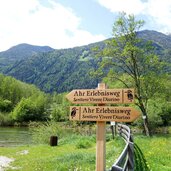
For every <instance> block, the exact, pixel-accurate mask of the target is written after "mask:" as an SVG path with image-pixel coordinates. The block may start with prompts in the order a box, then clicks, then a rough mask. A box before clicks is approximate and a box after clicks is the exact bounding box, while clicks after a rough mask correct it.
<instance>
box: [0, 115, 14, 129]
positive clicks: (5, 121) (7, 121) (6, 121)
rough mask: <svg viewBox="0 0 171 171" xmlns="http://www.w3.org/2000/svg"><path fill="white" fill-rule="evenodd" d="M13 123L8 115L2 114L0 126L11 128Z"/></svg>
mask: <svg viewBox="0 0 171 171" xmlns="http://www.w3.org/2000/svg"><path fill="white" fill-rule="evenodd" d="M11 125H13V121H12V119H11V117H10V115H9V114H8V113H1V112H0V126H11Z"/></svg>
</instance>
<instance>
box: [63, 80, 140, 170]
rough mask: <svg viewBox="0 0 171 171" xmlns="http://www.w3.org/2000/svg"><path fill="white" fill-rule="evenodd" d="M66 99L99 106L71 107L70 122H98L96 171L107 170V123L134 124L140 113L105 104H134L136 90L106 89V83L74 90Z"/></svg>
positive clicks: (128, 108)
mask: <svg viewBox="0 0 171 171" xmlns="http://www.w3.org/2000/svg"><path fill="white" fill-rule="evenodd" d="M66 98H67V99H68V100H69V101H71V102H72V103H74V104H97V106H71V107H70V120H77V121H97V129H96V171H104V170H105V163H106V162H105V158H106V121H116V122H133V121H134V120H135V119H137V118H138V117H139V115H140V114H139V111H137V110H135V109H134V108H132V107H123V106H120V107H116V106H105V104H130V103H134V98H135V95H134V89H106V85H105V84H104V83H100V84H98V88H97V89H84V90H73V91H71V92H70V93H69V94H67V96H66Z"/></svg>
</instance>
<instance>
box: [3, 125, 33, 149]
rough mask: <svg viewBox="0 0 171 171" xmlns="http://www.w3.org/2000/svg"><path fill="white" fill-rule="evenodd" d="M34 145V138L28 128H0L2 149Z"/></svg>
mask: <svg viewBox="0 0 171 171" xmlns="http://www.w3.org/2000/svg"><path fill="white" fill-rule="evenodd" d="M31 143H32V136H31V132H30V131H29V128H27V127H0V147H4V146H21V145H27V144H31Z"/></svg>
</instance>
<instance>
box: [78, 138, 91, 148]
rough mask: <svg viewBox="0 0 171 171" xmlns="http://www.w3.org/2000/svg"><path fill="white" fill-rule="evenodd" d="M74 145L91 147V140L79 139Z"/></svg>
mask: <svg viewBox="0 0 171 171" xmlns="http://www.w3.org/2000/svg"><path fill="white" fill-rule="evenodd" d="M76 147H77V148H90V147H92V142H90V140H88V139H81V140H80V141H78V143H77V144H76Z"/></svg>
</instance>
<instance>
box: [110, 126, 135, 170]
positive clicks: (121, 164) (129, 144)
mask: <svg viewBox="0 0 171 171" xmlns="http://www.w3.org/2000/svg"><path fill="white" fill-rule="evenodd" d="M117 130H118V133H119V134H120V136H121V137H122V138H123V139H124V141H125V143H126V145H125V148H124V149H123V151H122V153H121V155H120V156H119V158H118V159H117V161H116V162H115V163H114V164H113V165H112V168H111V171H133V170H134V143H133V138H132V135H131V131H130V128H129V127H128V126H126V125H123V124H117Z"/></svg>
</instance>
